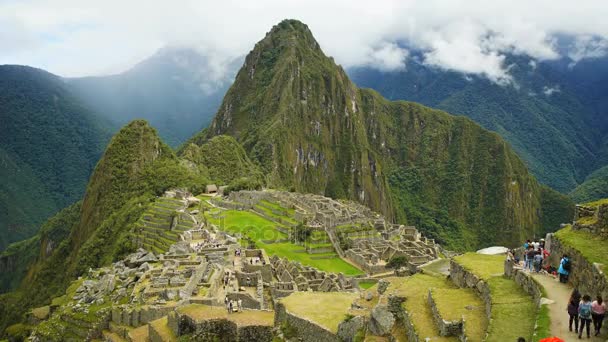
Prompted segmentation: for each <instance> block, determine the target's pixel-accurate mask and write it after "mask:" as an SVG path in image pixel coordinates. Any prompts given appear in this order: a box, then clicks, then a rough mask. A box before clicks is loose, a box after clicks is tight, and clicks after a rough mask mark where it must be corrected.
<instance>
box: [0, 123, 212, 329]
mask: <svg viewBox="0 0 608 342" xmlns="http://www.w3.org/2000/svg"><path fill="white" fill-rule="evenodd" d="M207 183H208V181H207V180H206V178H205V177H204V176H203V175H201V174H199V173H197V172H193V171H192V170H190V169H189V168H187V167H186V166H183V165H182V163H180V161H179V160H178V158H177V157H176V156H175V154H174V153H173V151H172V150H171V149H170V148H169V147H168V146H166V145H165V144H163V143H162V142H161V141H160V140H159V138H158V135H157V133H156V131H155V130H154V129H153V128H151V127H150V126H149V125H148V124H147V123H146V122H145V121H141V120H139V121H134V122H132V123H130V124H129V125H127V126H126V127H125V128H123V129H122V130H121V131H120V132H119V133H118V134H117V135H116V136H114V137H113V138H112V140H111V142H110V144H109V146H108V148H107V150H106V152H105V153H104V155H103V157H102V159H101V160H100V161H99V163H98V164H97V167H96V168H95V172H94V173H93V175H92V176H91V181H90V182H89V185H88V187H87V192H86V195H85V197H84V199H83V201H82V204H78V208H80V209H79V210H70V211H68V212H66V213H65V214H63V215H58V218H56V220H57V221H58V223H57V224H59V223H61V224H62V228H61V229H62V230H57V232H56V230H55V229H51V228H49V229H50V232H54V234H55V239H59V240H53V244H52V247H53V248H51V249H50V251H52V253H50V254H47V249H46V247H47V245H46V244H45V243H44V242H45V241H46V240H44V239H42V238H41V240H40V241H42V242H43V243H42V244H41V245H40V246H39V247H38V250H36V249H34V251H35V253H36V255H42V256H43V257H41V258H37V259H36V260H35V262H34V263H30V265H29V268H28V272H27V274H26V277H25V279H24V280H23V282H22V283H21V286H20V287H19V289H18V290H17V291H15V292H12V293H8V294H5V295H2V296H1V297H0V304H2V305H0V310H2V311H1V312H0V330H3V329H4V327H6V326H7V325H9V324H11V323H13V322H16V321H18V320H19V319H20V316H21V314H22V313H24V312H25V311H26V310H27V309H28V308H31V307H37V306H41V305H43V304H45V303H46V304H48V303H49V302H50V300H51V298H53V297H57V296H60V295H62V294H63V293H64V291H65V289H66V288H67V287H68V285H69V283H70V281H71V280H73V279H75V278H76V277H77V276H78V275H80V274H82V273H83V272H85V271H86V270H88V269H89V268H90V267H92V268H95V267H99V266H102V265H106V264H108V263H110V262H112V261H114V260H116V259H117V258H120V257H122V256H124V255H125V254H127V253H129V252H131V251H133V250H134V249H135V246H134V245H133V239H132V234H133V230H134V228H135V227H136V223H137V221H138V220H139V219H140V217H141V215H142V213H143V212H144V211H145V210H146V208H147V206H148V205H149V204H150V202H151V201H152V200H153V199H154V197H155V196H157V195H160V194H162V192H163V191H164V190H166V189H168V188H173V187H185V188H189V189H198V190H199V191H200V190H201V189H202V188H203V187H204V186H205V185H206V184H207ZM53 220H55V219H53ZM53 220H51V221H49V222H51V223H49V224H50V225H51V227H53V226H55V224H54V223H52V222H53ZM68 232H69V233H68ZM18 247H19V246H17V249H19V248H18ZM24 260H25V259H24Z"/></svg>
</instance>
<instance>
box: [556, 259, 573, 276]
mask: <svg viewBox="0 0 608 342" xmlns="http://www.w3.org/2000/svg"><path fill="white" fill-rule="evenodd" d="M570 269H571V264H570V259H569V258H568V256H567V255H565V254H564V256H563V257H562V260H561V261H560V262H559V268H558V269H557V273H559V282H560V283H567V282H568V275H569V274H570Z"/></svg>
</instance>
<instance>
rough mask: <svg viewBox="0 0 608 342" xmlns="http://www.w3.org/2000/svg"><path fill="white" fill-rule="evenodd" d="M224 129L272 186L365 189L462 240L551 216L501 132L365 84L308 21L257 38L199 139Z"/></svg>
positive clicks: (432, 230)
mask: <svg viewBox="0 0 608 342" xmlns="http://www.w3.org/2000/svg"><path fill="white" fill-rule="evenodd" d="M221 134H227V135H231V136H234V137H235V138H236V139H237V140H238V141H239V142H240V143H242V144H243V146H244V148H245V150H246V151H247V153H248V154H249V156H250V157H251V158H252V159H253V160H254V161H256V162H258V163H259V164H260V165H261V166H262V168H263V169H264V171H265V174H266V175H267V177H266V178H267V183H268V184H269V185H270V186H273V187H279V188H287V189H294V190H296V191H301V192H313V193H321V194H325V195H328V196H331V197H337V198H349V199H356V200H358V201H360V202H361V203H364V204H366V205H368V206H370V207H371V208H373V209H375V210H378V211H381V212H382V213H384V214H385V215H386V216H388V217H392V218H394V219H395V220H398V221H400V222H408V223H412V224H416V225H418V226H420V228H421V230H422V231H423V232H425V233H426V234H428V235H430V236H432V237H435V238H437V239H439V240H440V241H441V242H444V243H448V244H449V245H452V246H453V247H456V248H466V247H477V246H480V245H487V244H506V245H510V244H514V243H515V242H518V241H519V240H520V239H522V238H524V237H525V236H528V235H531V234H532V232H533V231H534V230H535V229H537V228H538V226H539V219H540V199H539V197H540V195H539V193H540V188H539V186H538V183H537V182H536V180H535V179H534V178H533V177H532V176H531V175H530V174H529V173H528V171H527V169H526V167H525V166H524V164H523V163H522V162H521V160H520V159H519V158H518V157H517V156H516V155H515V154H514V153H513V151H512V150H511V148H510V147H509V146H508V145H507V144H506V143H505V142H504V141H503V140H502V139H501V138H500V137H499V136H498V135H496V134H494V133H490V132H488V131H486V130H484V129H482V128H481V127H479V126H478V125H476V124H475V123H473V122H472V121H470V120H468V119H466V118H463V117H454V116H450V115H448V114H446V113H444V112H441V111H437V110H432V109H430V108H427V107H424V106H421V105H418V104H415V103H410V102H403V101H399V102H391V101H388V100H386V99H384V98H383V97H381V96H380V95H378V94H377V93H376V92H374V91H371V90H367V89H358V88H357V87H356V86H355V85H354V84H353V83H352V82H351V81H350V80H349V78H348V77H347V75H346V74H345V72H344V70H343V69H342V68H341V67H340V66H338V65H336V64H335V63H334V61H333V59H332V58H330V57H327V56H325V54H324V53H323V51H322V50H321V49H320V47H319V44H318V43H317V42H316V41H315V39H314V37H313V36H312V33H311V32H310V30H309V29H308V27H307V26H306V25H304V24H302V23H301V22H298V21H294V20H285V21H283V22H281V23H280V24H278V25H277V26H275V27H273V28H272V30H271V31H270V32H269V33H268V34H267V35H266V37H264V39H262V40H261V41H260V42H259V43H257V44H256V46H255V48H254V49H253V50H252V51H251V52H250V53H249V55H248V56H247V58H246V59H245V63H244V65H243V67H242V68H241V70H240V71H239V73H238V74H237V77H236V80H235V82H234V84H233V86H232V87H231V88H230V90H229V91H228V93H227V95H226V97H225V98H224V101H223V103H222V105H221V107H220V109H219V110H218V113H217V114H216V117H215V118H214V120H213V122H212V123H211V126H210V127H209V129H208V130H207V131H205V132H203V133H201V134H199V135H198V136H196V137H195V138H193V139H192V140H191V142H194V143H198V144H201V143H202V142H203V141H205V140H206V139H208V138H211V137H213V136H215V135H221Z"/></svg>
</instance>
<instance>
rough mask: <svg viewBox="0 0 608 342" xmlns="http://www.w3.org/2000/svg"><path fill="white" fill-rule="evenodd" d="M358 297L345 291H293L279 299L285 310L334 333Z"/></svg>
mask: <svg viewBox="0 0 608 342" xmlns="http://www.w3.org/2000/svg"><path fill="white" fill-rule="evenodd" d="M358 297H359V295H358V294H356V293H347V292H294V293H292V294H291V295H289V296H287V297H285V298H282V299H281V300H280V301H281V303H283V304H284V305H285V309H287V311H289V312H291V313H293V314H295V315H297V316H298V317H303V318H306V319H308V320H310V321H312V322H315V323H316V324H318V325H320V326H322V327H324V328H326V329H328V330H329V331H331V332H334V333H335V332H337V331H338V325H339V324H340V322H342V321H343V320H344V319H345V318H346V314H348V312H349V310H350V305H351V303H352V302H353V300H355V299H356V298H358ZM319 308H323V309H322V310H319Z"/></svg>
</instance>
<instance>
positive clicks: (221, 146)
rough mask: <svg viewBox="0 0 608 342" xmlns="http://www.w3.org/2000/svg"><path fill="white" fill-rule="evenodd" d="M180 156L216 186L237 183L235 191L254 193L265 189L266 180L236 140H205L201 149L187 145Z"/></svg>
mask: <svg viewBox="0 0 608 342" xmlns="http://www.w3.org/2000/svg"><path fill="white" fill-rule="evenodd" d="M179 155H180V157H181V158H183V159H185V160H187V161H189V162H192V163H194V164H195V165H196V167H197V168H198V169H199V171H200V172H201V173H202V174H204V175H206V176H207V177H208V178H209V180H210V181H211V182H214V183H216V184H220V185H228V184H231V183H233V184H232V186H233V187H242V188H252V189H253V188H259V187H260V186H261V183H262V179H263V177H262V174H261V172H260V170H259V168H258V167H257V166H255V165H254V164H253V163H252V162H251V160H250V159H249V157H248V156H247V154H246V153H245V150H243V147H242V146H241V145H240V144H239V143H238V142H237V141H236V140H234V138H233V137H229V136H216V137H213V138H211V139H209V140H205V141H204V143H202V144H201V145H200V146H199V145H195V144H192V143H186V144H184V146H182V147H181V149H180V151H179ZM239 184H240V185H239ZM233 190H239V189H233Z"/></svg>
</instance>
